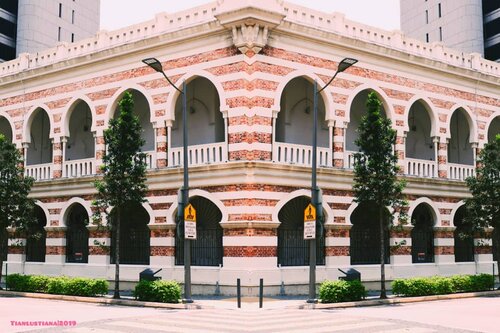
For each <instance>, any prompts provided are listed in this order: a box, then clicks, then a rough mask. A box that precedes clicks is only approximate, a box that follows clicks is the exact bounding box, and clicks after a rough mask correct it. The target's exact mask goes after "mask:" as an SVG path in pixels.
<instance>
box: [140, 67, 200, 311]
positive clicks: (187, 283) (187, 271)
mask: <svg viewBox="0 0 500 333" xmlns="http://www.w3.org/2000/svg"><path fill="white" fill-rule="evenodd" d="M142 62H143V63H145V64H146V65H148V66H149V67H151V68H153V69H154V70H155V71H157V72H159V73H162V74H163V76H164V77H165V79H167V81H168V83H170V85H171V86H172V87H174V88H175V89H176V90H177V91H178V92H180V93H181V95H182V150H183V180H184V184H183V186H182V188H181V198H180V199H181V200H179V206H178V208H177V216H179V226H180V225H184V224H185V221H184V207H185V206H186V205H187V204H188V201H189V176H188V152H187V146H188V136H187V112H186V109H187V97H186V95H187V93H186V82H183V83H182V90H181V89H179V88H178V87H177V86H176V85H175V84H174V83H173V82H172V81H171V80H170V79H169V78H168V76H167V75H166V74H165V72H164V71H163V66H162V65H161V62H160V61H159V60H158V59H156V58H146V59H143V60H142ZM179 226H177V227H178V228H179ZM184 302H185V303H192V302H193V300H192V298H191V241H190V239H187V238H184Z"/></svg>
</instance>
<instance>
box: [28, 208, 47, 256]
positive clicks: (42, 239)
mask: <svg viewBox="0 0 500 333" xmlns="http://www.w3.org/2000/svg"><path fill="white" fill-rule="evenodd" d="M33 213H34V215H35V218H36V223H35V224H34V225H32V226H31V228H30V229H29V230H28V237H27V239H26V261H27V262H45V251H46V239H47V233H46V231H45V226H46V225H47V216H46V215H45V212H44V211H43V209H42V208H41V207H40V206H35V209H34V212H33Z"/></svg>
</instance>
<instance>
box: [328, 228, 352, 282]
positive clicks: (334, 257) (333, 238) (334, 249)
mask: <svg viewBox="0 0 500 333" xmlns="http://www.w3.org/2000/svg"><path fill="white" fill-rule="evenodd" d="M351 228H352V225H351V224H344V225H342V224H325V229H326V230H325V232H326V233H325V247H326V249H325V252H326V267H332V266H334V267H335V266H339V267H347V266H350V265H351V257H350V247H351V238H350V237H351V235H350V231H351ZM339 273H340V272H339Z"/></svg>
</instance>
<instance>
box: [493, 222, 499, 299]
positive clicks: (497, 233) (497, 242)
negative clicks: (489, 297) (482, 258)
mask: <svg viewBox="0 0 500 333" xmlns="http://www.w3.org/2000/svg"><path fill="white" fill-rule="evenodd" d="M493 234H494V235H496V239H493V242H496V247H495V248H496V251H497V253H496V255H497V275H498V281H499V282H500V232H499V231H497V232H494V233H493ZM493 289H495V277H494V276H493ZM498 289H499V290H500V287H498Z"/></svg>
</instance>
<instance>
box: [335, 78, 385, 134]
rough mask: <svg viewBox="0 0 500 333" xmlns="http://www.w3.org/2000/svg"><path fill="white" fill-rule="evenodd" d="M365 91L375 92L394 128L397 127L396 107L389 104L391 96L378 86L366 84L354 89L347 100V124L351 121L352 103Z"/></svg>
mask: <svg viewBox="0 0 500 333" xmlns="http://www.w3.org/2000/svg"><path fill="white" fill-rule="evenodd" d="M363 90H372V91H374V92H375V93H376V94H377V95H378V97H379V99H380V101H381V102H382V105H383V106H384V109H385V111H386V116H387V117H388V118H389V119H391V121H392V126H394V125H395V121H394V117H395V112H394V107H393V105H391V104H389V102H388V101H389V96H387V94H386V93H385V92H384V91H383V90H382V89H381V88H380V87H378V86H376V85H374V84H371V83H365V84H362V85H360V86H359V87H357V88H356V89H354V90H353V91H352V92H351V93H350V95H349V98H348V99H347V104H346V113H345V122H350V121H351V107H352V103H353V102H354V99H355V98H356V96H357V95H358V94H359V93H360V92H362V91H363Z"/></svg>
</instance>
